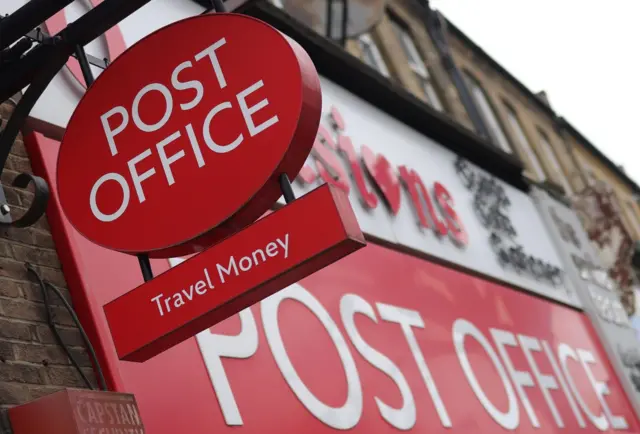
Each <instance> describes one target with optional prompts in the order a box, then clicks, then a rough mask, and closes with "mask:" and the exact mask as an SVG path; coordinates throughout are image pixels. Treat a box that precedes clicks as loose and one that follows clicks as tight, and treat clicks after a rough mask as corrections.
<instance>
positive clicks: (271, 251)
mask: <svg viewBox="0 0 640 434" xmlns="http://www.w3.org/2000/svg"><path fill="white" fill-rule="evenodd" d="M266 251H267V256H269V257H270V258H273V257H274V256H276V255H277V254H278V246H277V245H276V243H269V244H267V248H266Z"/></svg>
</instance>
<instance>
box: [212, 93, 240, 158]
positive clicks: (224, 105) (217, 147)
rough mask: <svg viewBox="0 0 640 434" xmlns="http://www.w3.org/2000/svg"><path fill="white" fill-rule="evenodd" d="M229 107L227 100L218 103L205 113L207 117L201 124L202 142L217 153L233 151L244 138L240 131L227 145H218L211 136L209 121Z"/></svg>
mask: <svg viewBox="0 0 640 434" xmlns="http://www.w3.org/2000/svg"><path fill="white" fill-rule="evenodd" d="M230 108H231V103H230V102H228V101H225V102H222V103H220V104H218V105H217V106H215V107H214V108H213V109H212V110H211V111H210V112H209V114H207V117H206V118H205V119H204V125H202V135H203V136H204V142H205V143H206V144H207V146H208V147H209V149H211V150H212V151H213V152H216V153H218V154H225V153H227V152H231V151H233V150H234V149H236V148H237V147H238V146H240V144H241V143H242V141H243V140H244V136H243V135H242V133H240V134H238V137H236V138H235V140H234V141H233V142H231V143H229V144H227V145H219V144H217V143H216V142H215V141H214V140H213V138H211V121H212V120H213V117H214V116H215V115H217V114H218V113H219V112H221V111H222V110H225V109H230Z"/></svg>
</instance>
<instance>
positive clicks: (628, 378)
mask: <svg viewBox="0 0 640 434" xmlns="http://www.w3.org/2000/svg"><path fill="white" fill-rule="evenodd" d="M532 194H533V197H534V198H535V199H536V201H537V202H538V204H539V206H540V209H541V211H542V213H543V214H544V215H545V218H546V220H547V223H548V224H549V225H550V226H551V230H552V232H553V233H554V234H555V235H557V236H556V237H554V238H555V240H556V244H557V245H558V249H559V250H561V251H562V253H563V255H564V257H565V262H566V263H567V267H568V270H572V271H573V277H574V279H575V280H577V281H578V282H579V283H578V285H577V286H578V288H577V293H578V294H579V295H580V296H581V297H582V298H583V299H584V303H583V305H584V306H585V308H586V311H587V313H588V314H589V317H590V319H591V321H592V322H593V324H594V328H595V330H596V331H597V332H598V333H599V335H600V337H601V340H602V342H603V346H604V347H605V349H606V350H607V351H608V352H609V355H610V357H611V360H612V362H613V365H614V366H615V367H616V369H617V370H618V373H619V376H620V377H621V379H622V381H623V384H624V386H625V388H626V389H627V393H628V395H629V397H630V399H631V400H632V402H633V404H634V406H635V408H636V411H637V412H638V411H639V410H640V405H639V404H640V401H639V398H640V396H639V395H638V394H639V393H640V344H639V342H638V341H637V338H636V333H635V331H634V329H633V327H632V325H631V322H630V321H629V318H628V316H627V313H626V311H625V309H624V307H623V305H622V303H621V301H620V298H619V296H618V294H619V289H618V288H617V284H616V282H615V280H613V279H611V278H610V277H609V273H608V272H607V270H606V269H604V268H603V267H602V266H601V264H599V263H598V257H597V255H596V253H595V251H594V250H593V247H592V245H591V243H590V242H589V238H588V236H587V234H586V232H585V230H584V229H583V228H582V226H581V223H580V220H579V218H578V216H577V214H576V213H575V211H573V210H572V209H570V208H568V207H566V206H565V205H564V204H561V203H559V202H557V201H556V200H555V199H553V198H552V197H551V196H550V195H549V194H547V193H546V192H544V191H542V190H540V189H534V190H533V193H532Z"/></svg>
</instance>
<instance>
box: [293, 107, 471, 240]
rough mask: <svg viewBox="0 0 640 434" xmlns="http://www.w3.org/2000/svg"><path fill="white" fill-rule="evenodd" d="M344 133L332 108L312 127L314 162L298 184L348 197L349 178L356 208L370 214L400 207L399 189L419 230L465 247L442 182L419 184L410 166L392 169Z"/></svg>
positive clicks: (462, 230) (341, 120)
mask: <svg viewBox="0 0 640 434" xmlns="http://www.w3.org/2000/svg"><path fill="white" fill-rule="evenodd" d="M345 131H346V122H345V119H344V118H343V117H342V114H341V113H340V109H339V108H338V107H335V106H334V107H332V108H331V110H330V112H329V116H328V117H327V118H326V122H325V123H324V125H322V124H321V125H320V126H319V128H318V134H317V137H316V140H315V142H314V145H313V149H312V152H311V156H312V159H313V160H314V161H313V162H314V164H313V165H312V164H307V165H305V166H304V167H303V168H302V170H301V171H300V173H299V174H298V177H297V181H298V182H299V183H300V184H302V185H310V184H314V183H316V182H317V181H321V182H325V183H327V184H329V185H332V186H334V187H336V188H338V189H340V190H342V191H344V192H345V193H349V191H350V190H351V188H352V183H351V182H350V180H353V188H354V189H355V190H357V195H358V197H359V199H360V200H359V205H360V206H361V207H363V208H364V209H365V210H367V211H372V210H374V209H376V208H378V207H381V206H383V207H385V209H386V210H387V212H388V213H390V214H391V215H392V216H395V215H397V214H398V212H399V211H400V207H401V206H403V203H402V194H401V189H402V188H404V189H405V190H406V191H407V193H408V194H409V198H410V204H409V205H408V206H410V207H411V208H412V209H413V211H414V214H415V217H416V224H417V226H418V227H419V228H421V229H426V230H429V231H431V232H432V233H433V234H434V235H436V236H437V237H439V238H445V237H447V238H449V239H450V240H451V242H453V243H454V244H455V245H456V246H458V247H459V248H461V249H463V248H464V247H465V246H466V245H467V244H468V242H469V237H468V234H467V231H466V229H465V227H464V224H463V222H462V220H461V219H460V217H459V216H458V214H457V213H456V211H455V203H454V201H453V197H452V195H451V193H450V192H449V190H448V189H447V187H446V186H445V185H444V184H442V183H440V182H437V181H436V182H433V183H425V182H424V180H423V179H422V177H421V176H420V175H419V174H418V173H417V172H416V171H415V170H414V169H412V168H411V167H409V166H405V165H402V166H399V167H397V168H396V167H394V166H393V165H392V164H391V163H390V162H389V160H388V159H387V158H386V157H385V155H383V154H381V153H375V152H373V151H372V150H371V148H369V147H368V146H367V145H366V144H362V145H360V146H359V152H358V150H356V146H355V145H354V143H353V141H352V140H351V138H350V137H349V135H348V134H346V132H345ZM341 157H342V159H343V161H345V162H346V163H347V164H346V166H345V164H344V163H343V161H341ZM314 167H315V168H314Z"/></svg>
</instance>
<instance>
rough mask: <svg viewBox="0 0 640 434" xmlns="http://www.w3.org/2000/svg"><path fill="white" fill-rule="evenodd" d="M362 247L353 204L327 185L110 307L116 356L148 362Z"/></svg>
mask: <svg viewBox="0 0 640 434" xmlns="http://www.w3.org/2000/svg"><path fill="white" fill-rule="evenodd" d="M318 215H322V217H323V222H322V227H321V230H317V231H309V226H308V222H309V221H311V220H313V219H314V218H316V217H317V216H318ZM364 246H365V241H364V236H363V235H362V232H361V231H360V227H359V226H358V222H357V220H356V217H355V214H354V213H353V209H352V208H351V205H350V203H349V199H348V197H347V196H346V195H345V194H344V193H343V192H341V191H340V190H338V189H337V188H335V187H330V186H328V185H324V186H322V187H320V188H318V189H316V190H314V191H312V192H311V193H309V194H306V195H304V196H303V197H301V198H300V199H298V200H296V201H294V202H292V203H291V204H290V205H288V206H285V207H284V208H282V209H280V210H278V211H276V212H275V213H272V214H270V215H268V216H266V217H264V218H262V219H260V220H258V221H257V222H255V223H254V224H252V225H251V226H249V227H248V228H246V229H245V230H243V231H240V232H238V233H237V234H234V235H232V236H230V237H229V238H226V239H225V240H223V241H222V242H220V243H218V244H216V245H215V246H213V247H211V248H209V249H207V250H205V251H204V252H202V253H200V254H199V255H196V256H194V257H192V258H190V259H189V260H188V261H186V262H185V263H184V264H181V265H180V266H178V267H175V268H173V269H171V270H169V271H167V272H165V273H162V274H160V275H159V276H158V277H156V278H154V279H153V280H151V281H150V282H147V283H145V284H144V285H142V286H140V287H138V288H136V289H134V290H133V291H129V292H128V293H126V294H124V295H123V296H121V297H118V298H117V299H115V300H113V301H112V302H111V303H109V304H107V305H106V306H105V308H104V312H105V315H106V318H107V321H108V322H109V327H110V329H111V334H112V336H113V341H114V344H115V347H116V351H117V353H118V357H119V358H120V359H121V360H128V361H134V362H144V361H146V360H148V359H150V358H151V357H153V356H156V355H158V354H160V353H161V352H163V351H165V350H166V349H168V348H171V347H173V346H175V345H177V344H178V343H180V342H182V341H184V340H186V339H188V338H190V337H192V336H193V335H195V334H197V333H199V332H201V331H202V330H204V329H206V328H207V327H208V326H210V325H211V324H216V323H218V322H220V321H222V320H224V319H226V318H229V317H230V316H233V315H235V314H236V313H238V312H240V311H242V310H244V309H246V308H248V307H250V306H251V305H253V304H254V303H256V302H258V301H260V300H261V299H263V298H265V297H268V296H269V295H272V294H273V293H275V292H277V291H278V290H280V289H282V288H285V287H287V286H288V285H290V284H292V283H295V282H297V281H298V280H300V279H302V278H303V277H306V276H307V275H308V274H310V273H311V272H313V271H315V270H318V269H321V268H323V267H325V266H327V265H329V264H331V263H332V262H335V261H337V260H338V259H340V258H342V257H344V256H345V255H348V254H350V253H352V252H353V251H355V250H358V249H360V248H362V247H364Z"/></svg>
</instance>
